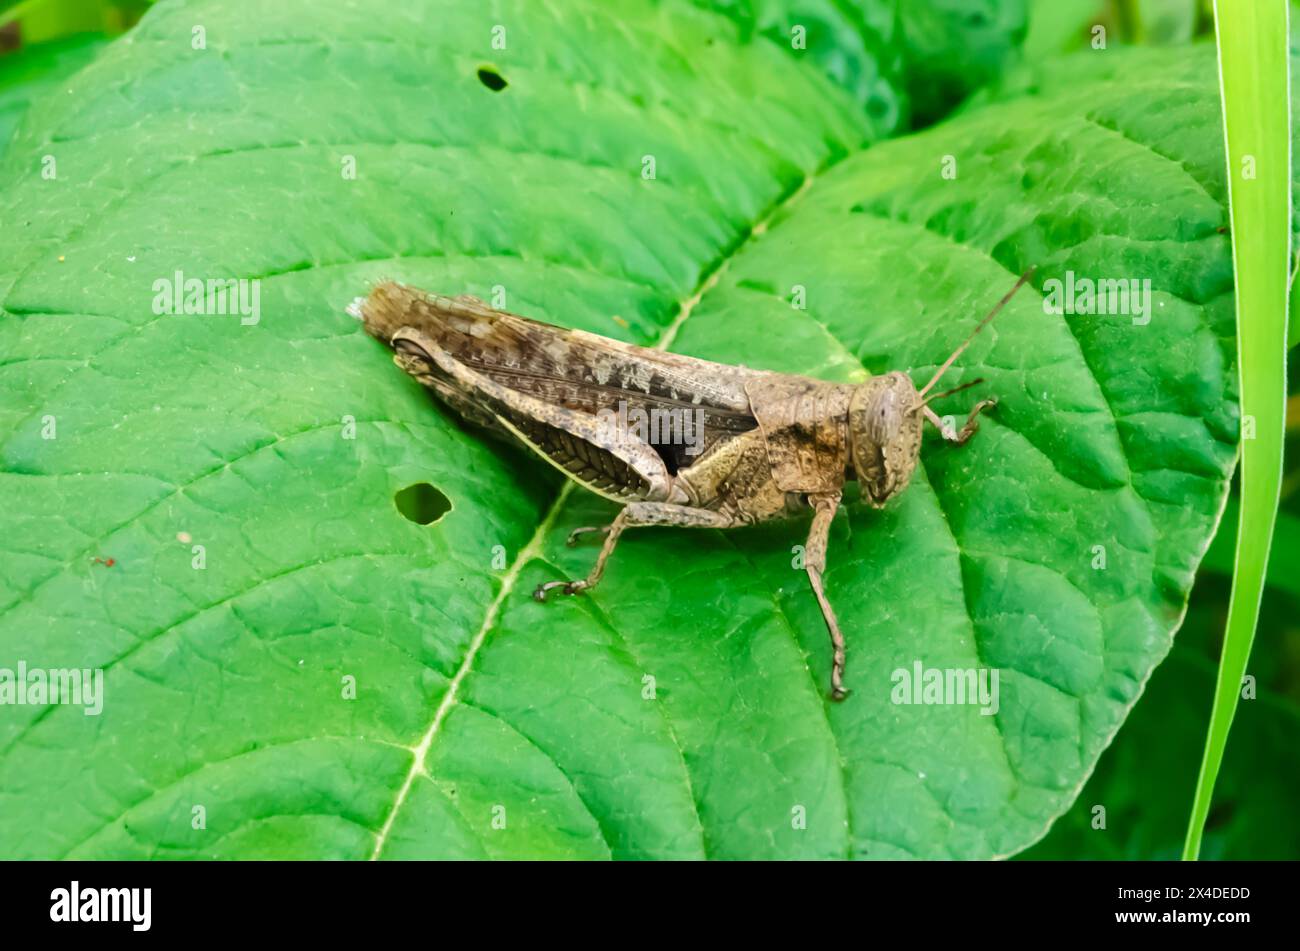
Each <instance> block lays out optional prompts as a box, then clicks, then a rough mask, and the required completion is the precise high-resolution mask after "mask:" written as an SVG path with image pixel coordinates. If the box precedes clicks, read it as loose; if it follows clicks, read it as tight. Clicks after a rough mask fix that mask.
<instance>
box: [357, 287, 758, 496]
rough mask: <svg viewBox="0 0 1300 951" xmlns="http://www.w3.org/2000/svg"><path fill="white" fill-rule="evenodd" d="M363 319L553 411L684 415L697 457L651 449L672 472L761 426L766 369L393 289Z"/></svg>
mask: <svg viewBox="0 0 1300 951" xmlns="http://www.w3.org/2000/svg"><path fill="white" fill-rule="evenodd" d="M361 316H362V318H363V319H364V321H365V325H366V330H367V331H368V332H369V333H370V334H371V335H372V336H374V337H377V338H378V339H380V340H382V341H384V342H385V343H388V344H390V345H391V344H392V342H393V337H394V335H395V334H397V333H398V332H399V331H401V330H402V329H403V328H410V329H414V330H418V331H420V332H421V333H423V334H424V335H425V337H426V338H427V340H428V341H431V342H432V343H433V344H435V345H436V348H437V349H438V350H439V351H441V352H443V353H445V354H446V355H447V356H449V357H450V358H451V359H453V360H455V361H456V362H457V363H459V364H460V365H462V366H463V367H465V368H467V369H469V370H472V371H474V372H475V373H477V374H479V375H480V376H481V377H484V378H486V379H488V380H491V381H493V382H495V383H498V384H500V385H502V386H504V387H506V388H507V389H510V390H513V391H515V392H518V393H522V394H525V395H528V396H532V397H535V398H536V399H538V400H540V401H541V403H543V404H546V405H548V406H551V407H562V408H564V409H568V410H575V411H577V412H580V413H583V414H586V415H591V416H595V415H596V414H597V413H599V412H601V411H618V410H619V409H620V407H621V408H624V409H626V411H627V412H628V413H629V414H634V413H637V412H641V413H645V414H646V415H647V416H649V414H651V413H652V412H660V413H662V412H663V411H665V410H668V411H673V412H674V413H675V414H676V418H677V419H678V420H680V419H682V418H683V417H684V416H685V417H686V418H688V419H690V420H691V421H692V423H693V425H696V424H697V425H696V428H697V429H698V432H699V444H698V445H696V446H695V447H694V449H693V451H691V452H687V449H688V448H691V447H688V446H687V445H685V444H684V442H683V441H682V440H680V439H678V440H676V441H672V440H668V439H662V438H661V439H658V440H654V439H652V440H650V441H649V442H650V444H651V445H652V446H653V447H654V449H655V451H656V452H657V453H658V454H659V455H660V457H661V458H662V459H663V461H664V464H665V465H666V466H667V467H668V471H669V472H670V473H672V472H676V471H677V470H678V469H680V468H685V467H686V466H688V465H690V464H691V463H692V462H693V461H695V460H696V459H698V458H699V455H700V454H702V453H703V452H704V451H707V450H708V449H709V448H711V447H712V446H713V445H714V444H715V443H716V442H718V441H720V440H724V439H730V438H732V437H734V436H736V435H739V434H740V433H743V432H748V431H750V430H752V429H753V428H754V427H755V426H756V425H757V422H756V420H755V419H754V417H753V414H752V413H751V412H750V407H749V403H750V401H749V398H748V396H747V395H746V393H745V382H746V381H747V380H749V379H751V378H753V377H755V376H759V375H761V373H760V371H755V370H747V369H745V368H743V367H733V366H728V365H727V364H723V363H713V362H710V361H707V360H697V359H695V358H693V357H685V356H681V355H678V354H672V353H663V352H660V351H658V350H651V349H649V348H646V347H637V346H634V345H632V344H627V343H622V342H620V341H617V340H611V339H608V338H606V337H601V336H598V335H596V334H591V333H586V332H584V331H581V330H566V329H564V328H561V327H555V326H552V325H550V324H546V323H542V322H541V321H536V320H529V319H528V318H526V317H520V316H518V315H516V314H509V313H505V312H504V311H499V310H494V309H493V308H491V307H488V306H487V305H486V304H484V303H483V302H482V301H480V300H476V299H475V298H472V297H442V296H439V295H436V294H427V293H425V292H423V291H419V290H416V289H415V288H411V287H406V286H404V285H401V284H394V283H385V284H380V285H378V286H377V287H375V289H374V290H373V291H372V292H371V295H370V297H369V298H367V299H366V300H365V302H364V303H363V304H362V305H361ZM443 395H444V398H446V395H445V394H443ZM448 402H449V403H452V405H453V407H455V408H457V409H460V408H461V407H459V406H457V405H456V403H455V402H454V401H453V400H451V399H448ZM462 412H464V410H462ZM465 415H470V414H469V413H465Z"/></svg>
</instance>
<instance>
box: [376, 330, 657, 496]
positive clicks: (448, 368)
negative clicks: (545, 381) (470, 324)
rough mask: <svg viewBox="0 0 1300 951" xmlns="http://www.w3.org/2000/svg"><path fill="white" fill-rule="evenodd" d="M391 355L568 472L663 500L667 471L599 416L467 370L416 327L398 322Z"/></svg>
mask: <svg viewBox="0 0 1300 951" xmlns="http://www.w3.org/2000/svg"><path fill="white" fill-rule="evenodd" d="M391 339H392V342H393V347H394V350H395V351H396V354H397V356H396V361H397V363H398V365H399V366H401V367H402V368H403V369H404V370H406V372H408V373H410V374H411V375H412V376H414V377H415V378H416V379H418V380H420V382H422V383H424V384H426V385H428V386H430V387H431V388H433V389H434V390H435V391H436V392H438V393H439V394H440V395H441V396H442V397H443V399H445V400H447V402H448V403H449V404H450V405H451V406H452V407H453V408H455V409H457V410H459V411H460V412H462V413H463V414H465V415H467V416H468V417H469V418H471V419H480V420H486V419H491V420H493V421H495V422H496V423H497V424H499V425H500V427H501V428H503V429H505V430H506V431H508V432H510V433H512V434H513V435H514V436H515V437H516V438H517V439H519V440H520V441H521V442H522V443H524V444H525V445H526V446H529V447H530V448H531V449H533V450H534V451H535V452H537V453H538V454H539V455H541V456H542V457H543V458H545V459H546V460H547V461H548V462H550V463H551V464H552V465H554V466H555V467H556V468H557V469H559V470H560V471H561V472H563V473H564V474H565V475H567V476H569V477H571V478H573V479H575V480H576V481H578V482H580V483H581V484H582V485H584V486H586V487H587V488H588V489H590V490H591V491H593V492H596V493H598V494H600V495H603V496H605V497H607V498H611V499H615V500H619V501H630V500H644V501H648V502H660V501H663V500H665V499H667V498H668V494H669V489H670V487H671V485H672V477H671V476H670V475H669V473H668V469H667V467H666V466H665V465H664V461H663V459H661V458H660V456H659V454H658V453H656V452H655V451H654V449H653V448H652V447H651V446H650V445H649V444H648V443H645V442H642V441H641V440H638V439H633V438H630V437H628V436H627V435H626V434H623V433H620V432H618V431H617V430H616V429H614V428H612V427H610V426H609V425H608V424H607V422H606V421H604V420H602V419H601V418H600V417H597V416H593V415H591V414H588V413H583V412H579V411H577V410H572V409H566V408H565V407H563V406H555V405H554V404H551V403H548V402H546V401H545V400H541V399H539V398H537V397H535V396H531V395H529V394H527V393H520V392H518V391H517V390H512V389H510V388H509V387H508V386H504V385H503V384H501V383H498V382H496V381H495V380H493V379H491V378H489V377H487V376H485V375H484V374H482V373H479V372H478V371H477V370H474V369H471V368H470V367H468V366H466V365H465V364H463V363H461V362H460V361H458V360H457V359H456V358H455V357H453V356H452V355H451V354H449V353H447V352H446V351H445V350H442V349H440V348H439V347H438V345H437V343H436V342H434V341H433V340H430V339H429V338H428V337H427V336H426V335H425V334H423V333H422V332H421V331H418V330H415V329H413V328H409V327H407V328H403V329H401V330H399V331H397V332H396V333H395V334H394V335H393V337H392V338H391Z"/></svg>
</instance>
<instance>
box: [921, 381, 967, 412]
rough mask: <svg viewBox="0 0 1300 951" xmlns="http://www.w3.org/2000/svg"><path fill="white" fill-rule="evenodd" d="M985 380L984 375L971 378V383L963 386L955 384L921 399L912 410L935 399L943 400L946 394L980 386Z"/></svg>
mask: <svg viewBox="0 0 1300 951" xmlns="http://www.w3.org/2000/svg"><path fill="white" fill-rule="evenodd" d="M983 382H984V377H979V378H978V379H975V380H971V381H970V382H969V383H963V384H962V385H961V386H954V387H953V388H952V389H951V390H944V391H943V392H942V393H935V394H934V395H933V396H928V397H926V398H925V399H923V400H921V402H919V403H917V404H916V407H915V408H914V409H913V410H912V412H916V410H919V409H920V408H921V407H923V406H926V405H928V404H930V403H933V402H934V401H935V400H941V399H943V398H944V397H945V396H952V395H953V394H954V393H960V392H961V391H962V390H969V389H970V388H971V387H972V386H979V385H980V384H981V383H983Z"/></svg>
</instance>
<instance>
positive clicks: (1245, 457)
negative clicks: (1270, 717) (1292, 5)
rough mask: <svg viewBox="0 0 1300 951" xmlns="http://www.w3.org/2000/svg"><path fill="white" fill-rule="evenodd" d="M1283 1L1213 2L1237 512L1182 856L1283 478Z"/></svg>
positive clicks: (1233, 693) (1255, 612)
mask: <svg viewBox="0 0 1300 951" xmlns="http://www.w3.org/2000/svg"><path fill="white" fill-rule="evenodd" d="M1288 7H1289V5H1288V3H1287V0H1233V2H1231V3H1225V2H1222V0H1216V2H1215V4H1214V16H1215V27H1216V29H1215V33H1216V37H1217V42H1218V47H1219V80H1220V88H1221V89H1222V94H1223V127H1224V137H1225V141H1226V144H1227V149H1226V152H1227V161H1228V204H1229V207H1230V209H1231V215H1232V260H1233V270H1234V274H1235V277H1236V288H1237V294H1236V297H1237V358H1238V366H1239V373H1240V374H1241V413H1242V442H1241V447H1242V450H1241V519H1240V522H1239V523H1238V528H1237V552H1236V570H1235V572H1234V573H1233V577H1232V596H1231V598H1230V599H1229V602H1228V625H1227V630H1226V632H1225V634H1224V639H1223V654H1222V656H1221V657H1220V659H1219V676H1218V681H1217V683H1216V684H1215V688H1214V706H1213V708H1212V710H1211V713H1210V729H1209V734H1208V736H1207V737H1206V740H1205V754H1204V756H1203V758H1202V760H1201V770H1200V774H1199V776H1198V777H1197V780H1196V798H1195V800H1194V802H1193V804H1192V815H1191V820H1190V822H1189V823H1188V826H1187V840H1186V842H1185V844H1184V846H1183V858H1184V859H1195V858H1196V857H1197V856H1198V855H1199V854H1200V849H1201V835H1202V832H1203V831H1204V827H1205V818H1206V816H1207V815H1208V814H1209V811H1210V799H1211V797H1212V796H1213V793H1214V782H1215V779H1216V778H1217V777H1218V774H1219V766H1220V765H1221V764H1222V762H1223V750H1224V747H1225V746H1226V745H1227V742H1228V731H1229V730H1230V729H1231V727H1232V718H1233V716H1234V714H1235V713H1236V712H1237V702H1238V700H1239V699H1240V696H1241V694H1240V688H1241V679H1242V676H1243V675H1244V674H1245V672H1246V661H1247V660H1248V659H1249V657H1250V647H1251V643H1252V642H1253V641H1254V639H1255V626H1256V624H1257V622H1258V620H1259V603H1260V597H1261V595H1262V594H1263V589H1264V575H1265V569H1266V567H1267V565H1268V556H1269V545H1270V542H1271V539H1272V535H1273V524H1274V520H1275V519H1276V516H1277V505H1278V497H1279V493H1280V491H1281V485H1282V447H1283V416H1284V414H1285V404H1286V336H1287V320H1286V318H1287V297H1288V286H1287V285H1288V280H1289V278H1290V263H1291V249H1290V235H1291V217H1290V215H1291V145H1290V143H1291V135H1290V120H1291V105H1290V75H1289V68H1290V57H1289V53H1288V35H1289V34H1288V23H1287V16H1288V12H1289V10H1288Z"/></svg>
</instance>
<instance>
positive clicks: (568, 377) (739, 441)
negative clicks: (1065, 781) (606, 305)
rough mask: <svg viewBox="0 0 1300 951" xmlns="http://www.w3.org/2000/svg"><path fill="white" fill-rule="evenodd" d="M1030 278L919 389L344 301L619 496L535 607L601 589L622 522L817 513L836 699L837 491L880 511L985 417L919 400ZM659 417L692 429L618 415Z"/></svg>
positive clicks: (539, 449)
mask: <svg viewBox="0 0 1300 951" xmlns="http://www.w3.org/2000/svg"><path fill="white" fill-rule="evenodd" d="M1030 273H1032V272H1027V273H1026V274H1024V275H1023V276H1022V277H1021V278H1020V280H1019V281H1017V282H1016V285H1015V287H1013V288H1012V289H1011V290H1010V291H1009V292H1008V293H1007V294H1006V296H1005V297H1003V298H1002V300H1000V301H999V302H998V303H997V305H996V306H995V307H994V308H993V309H992V310H991V311H990V312H989V314H988V316H986V317H985V318H984V319H983V320H981V321H980V323H979V324H978V325H977V326H976V328H975V330H974V331H973V332H972V333H971V335H970V336H969V337H967V338H966V341H965V342H964V343H962V345H961V346H959V347H958V348H957V349H956V350H955V351H953V353H952V355H951V356H950V357H948V359H947V360H945V361H944V362H943V364H942V365H941V366H940V367H939V369H938V370H937V371H936V372H935V373H934V375H933V376H932V377H931V378H930V381H929V382H928V383H926V384H925V386H923V387H921V388H920V389H919V390H918V389H917V388H916V387H915V386H914V385H913V383H912V380H911V379H910V378H909V377H908V376H907V374H906V373H902V372H899V371H894V372H891V373H886V374H885V375H883V376H879V377H874V378H872V379H870V380H868V381H866V382H865V383H858V384H847V383H828V382H825V381H823V380H816V379H812V378H809V377H804V376H793V375H790V374H785V373H773V372H768V371H765V370H752V369H748V368H746V367H737V366H730V365H728V364H723V363H712V362H709V361H707V360H697V359H695V358H693V357H685V356H679V355H677V354H674V353H666V352H664V351H661V350H654V349H648V348H646V347H637V346H633V345H631V344H627V343H622V342H620V341H617V340H610V339H608V338H606V337H601V336H598V335H596V334H591V333H586V332H584V331H581V330H566V329H564V328H562V327H555V326H552V325H550V324H545V323H541V322H540V321H536V320H529V319H528V318H525V317H519V316H517V315H515V314H508V313H505V312H502V311H498V310H494V309H492V308H491V307H488V306H487V305H486V304H485V303H483V302H482V301H480V300H478V299H477V298H474V297H467V296H461V297H442V296H439V295H436V294H428V293H425V292H424V291H420V290H417V289H416V288H413V287H408V286H406V285H403V284H396V283H391V282H386V283H381V284H379V285H378V286H377V287H375V289H374V290H373V291H372V292H371V294H370V296H369V297H368V298H364V299H358V300H357V301H356V302H355V303H354V305H353V307H351V308H349V310H350V312H352V313H353V314H354V316H359V317H360V318H361V319H362V320H363V321H364V323H365V328H366V330H367V331H368V332H369V333H370V334H371V335H372V336H374V337H376V338H377V339H379V340H381V341H383V342H384V343H386V344H388V345H389V346H390V347H392V349H393V350H394V352H395V356H394V362H396V363H397V365H398V366H399V367H401V368H402V369H403V370H405V371H406V372H407V373H409V374H410V375H411V376H413V377H415V379H417V380H419V381H420V382H421V383H422V384H424V385H425V386H427V387H429V388H430V389H431V390H433V391H434V392H435V393H436V394H437V395H438V397H440V398H441V400H442V401H443V402H444V403H446V404H447V405H448V406H449V407H451V408H452V409H453V410H455V411H456V412H458V413H459V414H460V415H461V416H462V417H464V418H465V419H467V420H470V421H471V422H475V423H479V424H482V425H483V426H486V427H488V428H489V429H492V430H496V431H498V432H503V433H505V434H509V435H512V436H514V437H515V438H516V439H518V440H519V441H520V442H522V443H523V444H524V445H525V446H527V447H528V448H530V449H532V450H533V451H534V452H536V453H538V454H540V455H541V456H542V458H544V459H546V460H547V461H548V462H550V463H551V464H552V465H553V466H555V467H556V468H557V469H559V470H560V471H561V472H563V473H564V474H565V475H567V476H568V477H569V478H571V479H573V480H575V481H576V482H578V483H579V484H580V485H582V486H584V487H586V488H587V489H590V490H591V491H593V492H596V493H597V494H599V495H602V496H604V497H606V498H608V499H613V500H614V501H616V502H621V503H624V507H623V509H622V511H621V512H619V514H618V516H617V517H616V518H615V519H614V521H613V522H612V523H611V524H609V525H606V526H603V527H599V528H597V527H582V528H575V529H574V530H573V532H572V533H571V534H570V535H569V539H568V542H569V544H570V545H572V544H574V542H575V541H576V540H577V539H578V538H579V537H580V536H581V535H583V534H585V533H588V532H601V533H603V534H604V536H605V541H604V546H603V547H602V548H601V551H600V554H599V556H597V558H596V564H595V566H594V567H593V568H592V569H591V573H590V574H589V575H588V576H587V577H586V578H585V579H583V580H579V581H551V582H547V583H546V584H542V585H539V586H538V587H537V590H536V591H534V592H533V594H534V596H535V597H536V598H537V600H539V601H544V600H545V599H546V593H547V592H548V591H550V590H551V589H553V588H562V589H563V592H564V593H565V594H577V593H578V592H579V591H585V590H587V589H590V588H593V587H595V586H596V585H597V584H598V583H599V582H600V579H601V576H602V575H603V574H604V572H605V564H606V562H608V560H609V556H610V554H611V553H612V552H613V551H614V546H615V545H616V544H617V543H618V539H619V536H620V535H621V534H622V533H623V530H624V529H627V528H632V527H635V526H642V525H671V526H678V527H689V528H734V527H737V526H741V525H751V524H753V523H755V522H764V521H769V520H772V519H777V518H783V517H787V516H790V515H793V514H796V513H798V512H800V511H802V510H805V509H807V508H811V509H812V511H813V519H812V529H811V530H810V532H809V534H808V544H807V545H806V547H805V553H804V568H805V570H806V571H807V573H808V580H809V581H810V582H811V583H812V589H813V593H814V594H815V595H816V596H817V601H818V603H819V604H820V605H821V610H822V616H823V618H824V619H825V621H826V627H827V629H828V630H829V632H830V637H831V645H832V647H833V649H834V666H833V668H832V671H831V696H832V698H833V699H836V700H840V699H843V697H844V696H845V693H846V691H845V689H844V636H843V634H842V633H841V632H840V626H839V622H838V621H837V620H836V618H835V612H834V611H833V610H832V609H831V605H830V602H829V601H827V600H826V592H825V591H824V590H823V587H822V573H823V572H824V571H825V570H826V544H827V537H828V534H829V531H830V526H831V519H832V518H833V517H834V516H835V512H836V509H837V508H838V507H839V504H840V499H841V496H842V493H843V490H844V484H845V482H846V481H851V480H856V481H857V482H858V483H859V484H860V486H861V490H862V491H861V495H862V498H864V499H865V500H866V501H867V503H868V504H870V505H872V506H875V507H877V508H879V507H881V506H883V505H884V504H885V502H887V501H888V500H889V499H890V498H892V497H893V496H894V495H896V494H897V493H899V492H901V491H902V490H903V489H904V488H906V486H907V483H908V481H909V480H910V478H911V476H912V472H913V471H914V470H915V469H916V465H917V461H918V459H919V456H920V451H921V432H922V429H923V426H924V421H925V420H927V419H928V420H929V421H930V422H931V423H932V424H934V425H935V426H936V427H937V428H938V429H939V431H940V432H941V433H942V435H943V437H944V438H945V439H946V440H948V441H949V442H952V443H955V444H957V445H961V444H962V443H965V442H966V441H967V440H968V439H970V438H971V436H972V435H974V433H975V431H976V429H977V428H978V425H979V423H978V416H979V414H980V412H981V411H982V410H984V409H986V408H988V407H990V406H993V405H994V404H995V401H994V400H991V399H985V400H980V401H979V402H978V403H976V404H975V406H974V408H973V409H971V411H970V414H969V415H968V416H967V418H966V423H965V425H964V426H963V427H962V429H961V431H960V432H954V431H953V430H952V429H951V428H950V427H948V426H945V425H944V423H943V421H942V420H941V419H940V417H939V416H938V415H937V414H936V413H935V412H934V410H932V409H931V408H930V406H929V405H928V404H929V403H930V401H931V400H934V399H938V398H939V397H941V396H947V395H949V393H955V392H958V391H959V390H963V389H966V387H968V386H974V385H975V384H977V383H980V382H982V381H981V380H975V381H973V382H971V383H968V384H965V385H964V386H961V387H957V388H956V389H953V390H950V391H948V393H941V394H937V395H935V396H931V397H929V398H927V397H926V394H927V393H929V391H930V390H931V389H932V388H933V387H934V385H935V384H936V383H937V382H938V381H939V379H940V378H941V377H942V376H943V375H944V373H945V372H946V371H947V370H948V368H949V367H951V366H952V364H953V362H954V361H955V360H956V359H957V357H959V356H960V355H961V353H962V352H963V351H964V350H965V349H966V347H967V346H969V345H970V343H971V341H972V340H973V339H974V337H975V335H976V334H977V333H979V331H980V330H981V329H983V328H984V327H985V326H986V325H987V324H988V322H989V321H990V320H992V319H993V317H994V316H995V315H996V314H997V313H998V311H999V310H1001V309H1002V307H1003V305H1004V304H1006V302H1007V301H1008V300H1010V299H1011V296H1012V295H1013V294H1015V292H1016V291H1017V290H1018V289H1019V288H1020V286H1021V285H1022V284H1024V283H1025V281H1026V280H1028V278H1029V274H1030ZM615 405H617V406H618V407H619V408H620V411H621V412H620V416H619V418H618V421H617V422H615V421H614V420H613V419H612V412H611V410H612V408H613V407H614V406H615ZM622 411H626V413H624V412H622ZM656 413H657V414H660V416H659V417H658V418H660V419H663V418H667V419H668V420H669V421H670V423H671V421H672V420H673V419H681V420H682V421H683V423H684V422H685V420H690V421H691V422H692V425H691V426H689V427H688V426H686V425H684V424H683V425H678V426H675V427H674V426H672V425H670V426H668V427H667V429H668V430H669V431H668V432H667V433H666V434H665V432H664V431H662V430H663V427H660V428H659V429H660V431H656V430H655V427H653V426H652V427H650V430H649V431H648V432H647V431H646V427H645V426H643V425H638V426H633V425H631V424H629V423H628V422H627V420H628V419H630V418H631V417H632V416H635V417H636V419H637V422H638V424H640V423H644V421H645V420H646V419H647V418H648V419H651V420H652V421H653V419H655V418H656V417H655V416H654V414H656ZM664 414H667V416H666V417H665V415H664ZM672 414H677V416H673V415H672ZM688 436H689V437H694V438H687V437H688Z"/></svg>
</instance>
